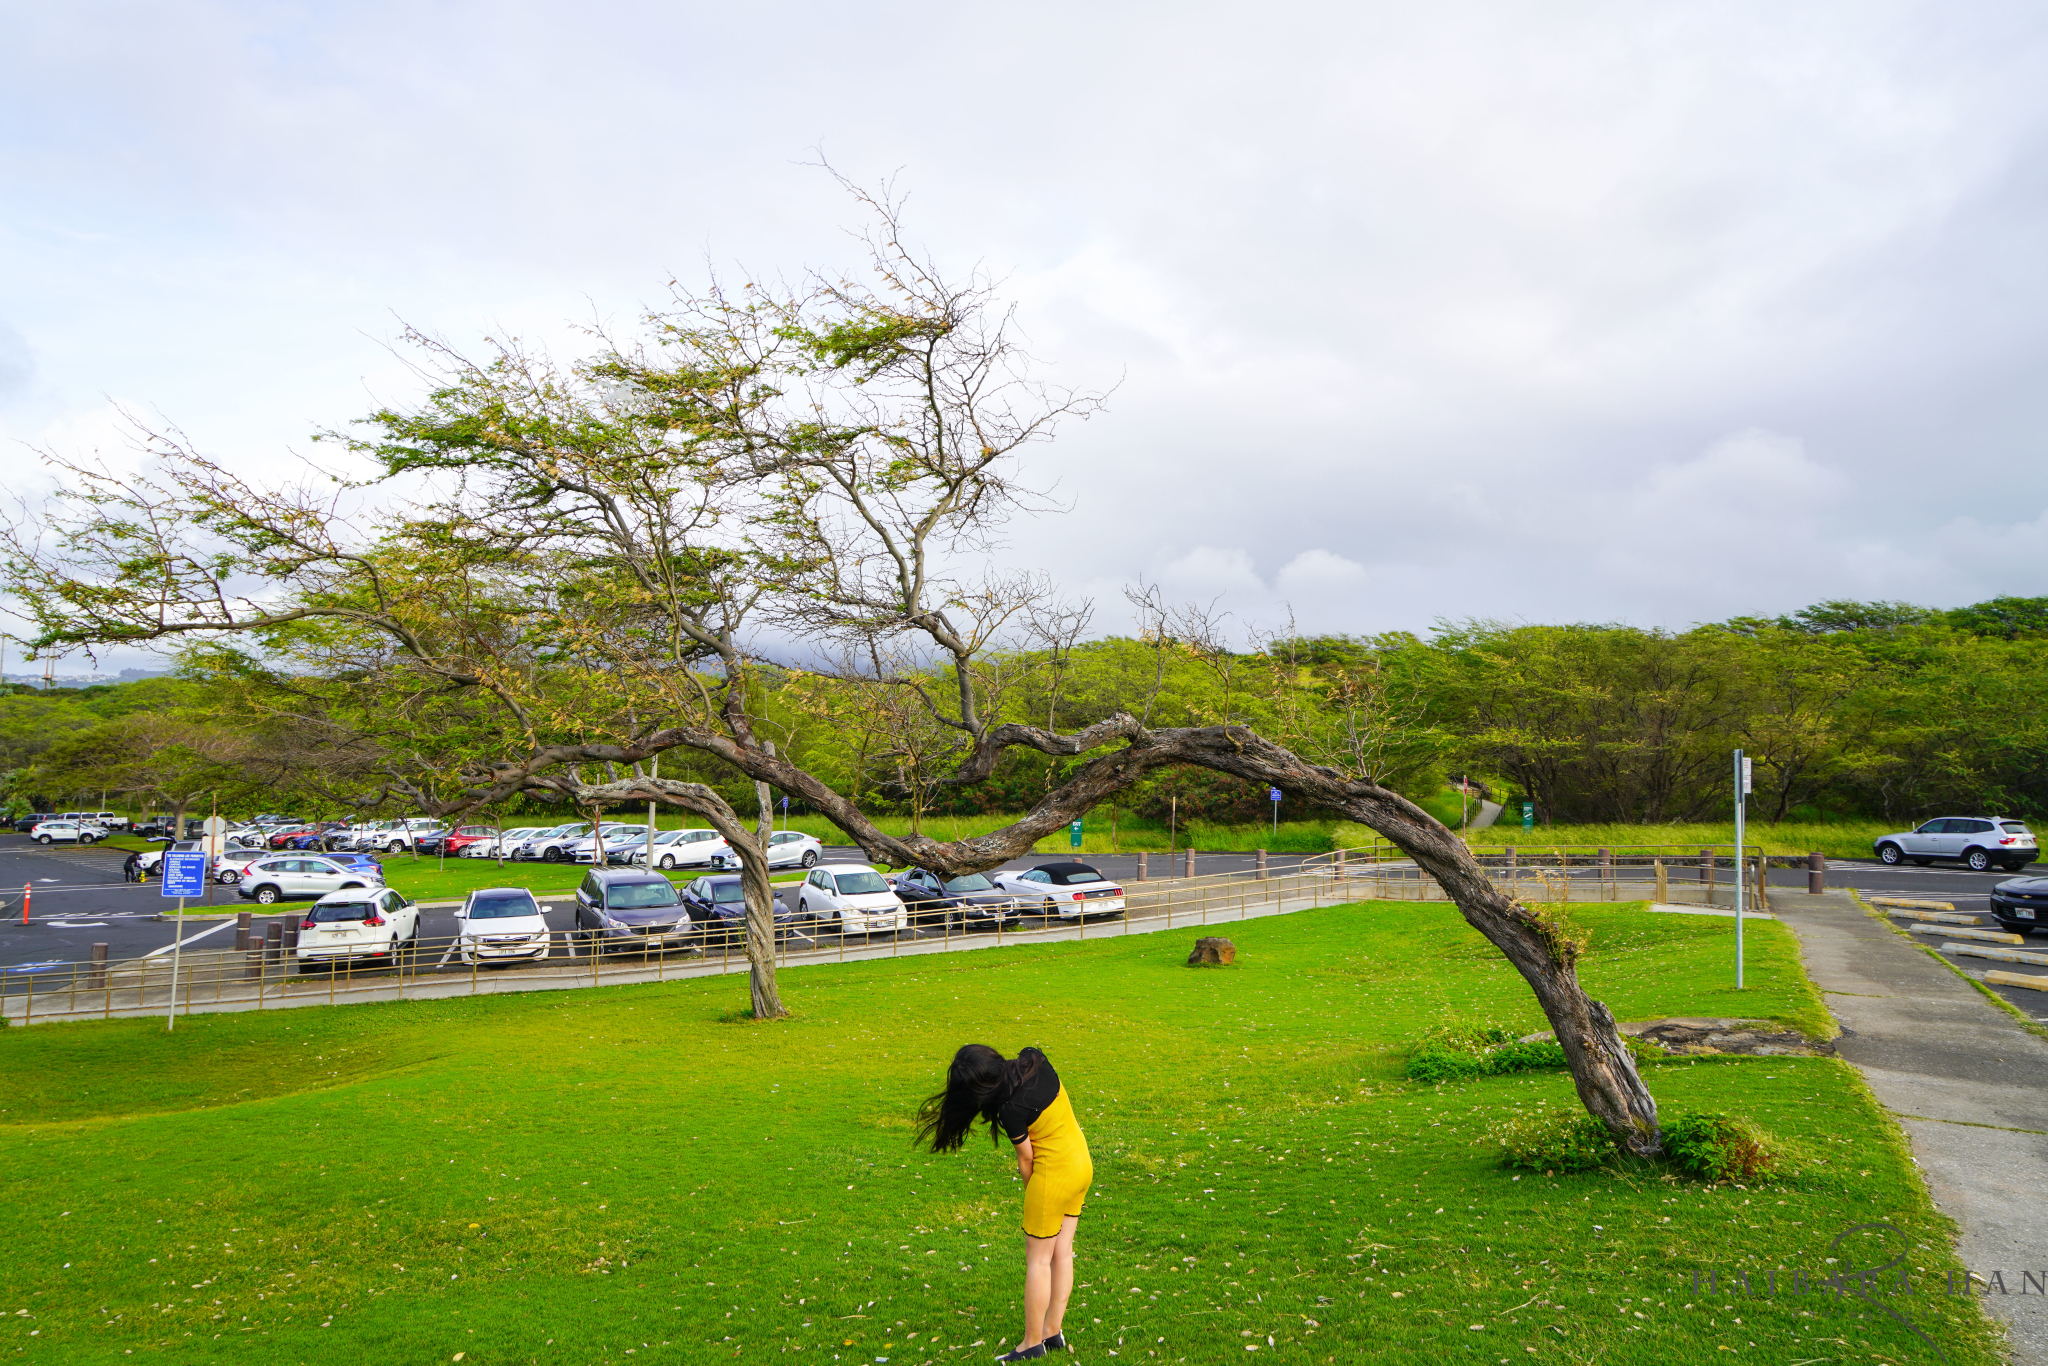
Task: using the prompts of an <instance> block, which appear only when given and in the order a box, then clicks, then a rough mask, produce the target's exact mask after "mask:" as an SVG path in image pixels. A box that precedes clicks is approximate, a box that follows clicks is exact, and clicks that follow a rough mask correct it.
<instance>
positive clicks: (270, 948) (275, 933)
mask: <svg viewBox="0 0 2048 1366" xmlns="http://www.w3.org/2000/svg"><path fill="white" fill-rule="evenodd" d="M283 961H284V922H283V921H282V920H273V921H271V922H270V923H269V924H267V925H265V926H264V927H263V963H264V966H265V967H266V968H268V969H271V970H273V971H274V970H275V969H276V967H277V965H278V964H279V963H282V962H283Z"/></svg>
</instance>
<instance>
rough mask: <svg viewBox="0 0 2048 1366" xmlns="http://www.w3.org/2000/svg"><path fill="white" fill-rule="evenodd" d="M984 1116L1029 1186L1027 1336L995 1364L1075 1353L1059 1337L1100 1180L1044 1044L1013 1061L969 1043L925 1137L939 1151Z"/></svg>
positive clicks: (920, 1129) (934, 1103)
mask: <svg viewBox="0 0 2048 1366" xmlns="http://www.w3.org/2000/svg"><path fill="white" fill-rule="evenodd" d="M977 1119H982V1120H987V1121H988V1127H989V1138H990V1141H992V1142H993V1141H994V1139H995V1136H996V1133H997V1132H998V1131H999V1130H1000V1131H1001V1132H1002V1134H1003V1135H1004V1136H1005V1137H1007V1138H1008V1139H1009V1140H1010V1142H1011V1144H1012V1145H1014V1146H1015V1148H1016V1150H1017V1174H1018V1176H1020V1177H1022V1178H1023V1180H1024V1338H1023V1341H1021V1342H1019V1343H1018V1344H1017V1346H1016V1347H1014V1348H1012V1349H1011V1350H1010V1351H1008V1352H1005V1353H1003V1354H1002V1355H1001V1356H999V1357H997V1358H996V1360H997V1361H1030V1360H1033V1359H1035V1358H1038V1357H1042V1356H1044V1355H1045V1354H1046V1353H1047V1352H1048V1351H1054V1352H1064V1351H1066V1350H1067V1340H1066V1336H1065V1335H1064V1334H1063V1333H1062V1332H1061V1331H1060V1323H1061V1320H1062V1319H1063V1318H1064V1317H1065V1315H1066V1311H1067V1300H1068V1298H1069V1297H1070V1296H1071V1295H1072V1294H1073V1291H1074V1231H1075V1230H1076V1229H1077V1228H1078V1227H1079V1226H1080V1222H1081V1204H1082V1202H1083V1201H1084V1200H1086V1199H1087V1197H1088V1188H1089V1186H1091V1185H1093V1184H1094V1182H1095V1164H1094V1162H1093V1161H1092V1160H1091V1159H1090V1157H1089V1156H1088V1140H1087V1139H1086V1138H1084V1137H1082V1135H1081V1125H1080V1122H1079V1121H1078V1120H1076V1119H1075V1118H1074V1107H1073V1103H1072V1102H1071V1101H1070V1100H1068V1098H1067V1088H1066V1087H1065V1086H1063V1085H1061V1084H1060V1078H1059V1073H1057V1072H1055V1071H1053V1067H1052V1063H1051V1062H1050V1061H1048V1060H1047V1058H1046V1056H1045V1054H1044V1053H1042V1052H1040V1051H1039V1050H1038V1049H1036V1048H1027V1049H1025V1050H1024V1051H1023V1052H1021V1053H1019V1054H1018V1055H1017V1056H1016V1057H1015V1058H1005V1057H1004V1056H1003V1055H1002V1054H1001V1053H998V1052H997V1051H996V1050H995V1049H993V1048H990V1047H989V1046H988V1045H986V1044H978V1043H971V1044H968V1045H967V1046H966V1047H965V1048H962V1049H961V1050H960V1051H959V1052H958V1053H956V1054H954V1055H953V1062H952V1065H951V1066H950V1067H949V1068H947V1069H946V1089H945V1090H943V1091H940V1092H938V1093H937V1094H935V1095H933V1096H931V1097H930V1098H929V1099H927V1100H926V1101H925V1103H924V1105H923V1106H922V1107H921V1108H920V1109H919V1110H918V1115H917V1141H918V1142H920V1143H924V1144H926V1145H927V1146H929V1147H930V1148H931V1150H932V1151H933V1152H935V1153H943V1152H951V1151H953V1150H954V1149H957V1148H959V1147H961V1146H962V1145H963V1144H965V1142H966V1141H967V1134H968V1131H969V1130H971V1129H972V1128H973V1127H974V1121H975V1120H977Z"/></svg>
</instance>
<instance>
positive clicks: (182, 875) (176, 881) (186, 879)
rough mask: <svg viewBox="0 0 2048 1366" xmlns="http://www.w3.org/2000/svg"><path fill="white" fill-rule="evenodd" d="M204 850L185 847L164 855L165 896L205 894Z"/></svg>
mask: <svg viewBox="0 0 2048 1366" xmlns="http://www.w3.org/2000/svg"><path fill="white" fill-rule="evenodd" d="M206 864H207V858H206V852H205V851H204V850H202V849H185V850H180V851H178V852H176V853H166V854H165V855H164V885H163V895H165V896H205V895H206Z"/></svg>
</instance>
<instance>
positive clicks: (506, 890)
mask: <svg viewBox="0 0 2048 1366" xmlns="http://www.w3.org/2000/svg"><path fill="white" fill-rule="evenodd" d="M553 942H554V935H553V933H552V932H551V931H550V930H549V929H548V918H547V916H546V915H544V914H543V913H542V912H541V909H540V903H539V902H538V901H535V900H534V899H533V893H532V892H529V891H527V890H526V889H525V888H524V887H479V888H478V889H477V890H476V891H473V892H471V893H470V894H469V895H468V896H467V897H465V898H464V899H463V902H462V909H461V910H459V911H457V912H456V913H455V949H456V952H457V953H459V954H460V955H461V957H462V961H463V962H465V963H515V962H520V961H527V962H534V961H538V960H539V959H542V958H545V957H547V956H548V948H549V946H550V945H551V944H552V943H553Z"/></svg>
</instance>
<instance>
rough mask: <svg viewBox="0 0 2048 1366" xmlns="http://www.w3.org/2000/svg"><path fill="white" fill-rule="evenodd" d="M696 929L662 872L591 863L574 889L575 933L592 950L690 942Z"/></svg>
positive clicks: (662, 946) (675, 945)
mask: <svg viewBox="0 0 2048 1366" xmlns="http://www.w3.org/2000/svg"><path fill="white" fill-rule="evenodd" d="M696 935H697V928H696V926H695V925H693V924H691V923H690V917H689V916H688V914H686V913H685V911H684V908H683V901H682V898H681V897H679V896H677V895H676V885H675V884H674V883H673V882H670V881H669V880H668V879H667V878H665V877H663V876H662V875H661V874H659V873H636V872H633V871H631V870H629V869H624V868H593V869H591V870H590V871H589V872H588V873H586V874H584V876H583V884H582V885H581V886H579V887H578V888H577V889H576V936H577V938H579V939H581V940H582V941H583V943H584V944H586V945H588V946H589V949H590V951H591V952H592V953H604V952H608V951H611V950H618V949H623V950H628V951H631V950H640V951H642V952H645V951H650V950H652V951H659V950H664V949H677V948H685V947H688V946H689V944H690V942H691V941H692V940H694V939H695V938H696Z"/></svg>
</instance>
